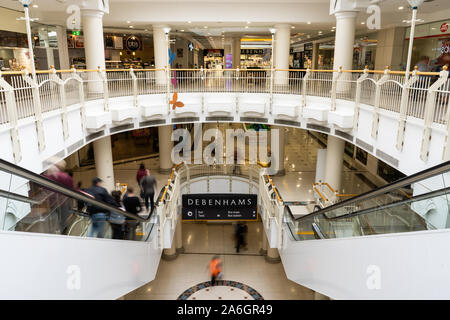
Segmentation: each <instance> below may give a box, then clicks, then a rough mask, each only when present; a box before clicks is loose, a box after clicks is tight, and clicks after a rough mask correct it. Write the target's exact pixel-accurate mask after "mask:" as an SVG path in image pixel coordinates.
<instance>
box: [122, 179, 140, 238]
mask: <svg viewBox="0 0 450 320" xmlns="http://www.w3.org/2000/svg"><path fill="white" fill-rule="evenodd" d="M126 194H127V197H126V198H125V199H124V200H123V205H124V207H125V210H126V211H127V212H129V213H133V214H135V215H138V214H139V212H141V211H142V207H141V201H140V200H139V198H138V197H136V195H135V194H134V189H133V188H132V187H129V188H128V190H127V193H126ZM125 224H126V225H125V239H127V240H135V238H136V227H137V225H138V222H137V221H136V220H134V219H132V218H130V217H126V218H125Z"/></svg>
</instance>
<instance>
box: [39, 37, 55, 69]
mask: <svg viewBox="0 0 450 320" xmlns="http://www.w3.org/2000/svg"><path fill="white" fill-rule="evenodd" d="M39 40H40V41H43V42H44V46H45V55H46V57H47V69H50V68H51V66H55V57H54V56H53V48H50V43H49V40H48V30H47V28H39Z"/></svg>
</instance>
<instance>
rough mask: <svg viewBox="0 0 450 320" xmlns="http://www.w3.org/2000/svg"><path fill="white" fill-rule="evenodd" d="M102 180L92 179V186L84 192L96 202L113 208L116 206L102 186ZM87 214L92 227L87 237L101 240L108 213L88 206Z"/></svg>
mask: <svg viewBox="0 0 450 320" xmlns="http://www.w3.org/2000/svg"><path fill="white" fill-rule="evenodd" d="M102 183H103V180H102V179H100V178H94V179H93V180H92V186H91V187H89V188H88V189H86V190H85V191H86V192H87V193H89V194H90V195H91V196H93V197H94V198H95V199H96V200H98V201H102V202H106V203H108V204H110V205H113V206H116V207H117V206H118V204H117V203H116V201H114V199H113V197H111V196H110V195H109V193H108V191H107V190H106V189H105V188H104V187H103V185H102ZM87 212H88V214H89V215H90V217H91V220H92V226H91V230H90V231H89V234H88V237H97V238H103V234H104V232H105V227H106V220H107V218H108V212H106V210H105V209H102V208H99V207H96V206H92V205H88V207H87Z"/></svg>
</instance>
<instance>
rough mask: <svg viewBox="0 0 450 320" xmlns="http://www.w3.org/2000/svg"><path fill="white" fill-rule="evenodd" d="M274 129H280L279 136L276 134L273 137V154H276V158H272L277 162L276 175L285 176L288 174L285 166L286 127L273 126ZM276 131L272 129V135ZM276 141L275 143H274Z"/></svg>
mask: <svg viewBox="0 0 450 320" xmlns="http://www.w3.org/2000/svg"><path fill="white" fill-rule="evenodd" d="M272 130H278V138H277V137H276V136H275V135H274V137H273V138H272V137H271V138H270V139H271V147H270V150H271V155H272V157H273V156H275V159H273V158H272V161H273V162H274V163H275V167H276V173H275V175H276V176H284V175H285V174H286V170H285V168H284V150H285V145H284V135H285V129H284V127H278V126H277V127H272ZM274 132H275V131H271V135H272V134H273V133H274ZM274 143H275V145H274Z"/></svg>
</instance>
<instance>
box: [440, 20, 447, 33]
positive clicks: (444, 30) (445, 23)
mask: <svg viewBox="0 0 450 320" xmlns="http://www.w3.org/2000/svg"><path fill="white" fill-rule="evenodd" d="M440 30H441V32H447V30H448V23H447V22H444V23H443V24H441V27H440Z"/></svg>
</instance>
